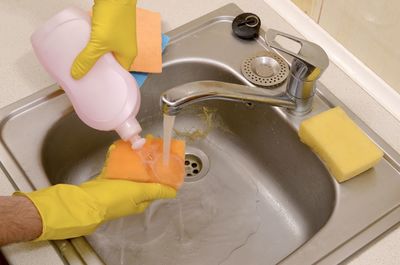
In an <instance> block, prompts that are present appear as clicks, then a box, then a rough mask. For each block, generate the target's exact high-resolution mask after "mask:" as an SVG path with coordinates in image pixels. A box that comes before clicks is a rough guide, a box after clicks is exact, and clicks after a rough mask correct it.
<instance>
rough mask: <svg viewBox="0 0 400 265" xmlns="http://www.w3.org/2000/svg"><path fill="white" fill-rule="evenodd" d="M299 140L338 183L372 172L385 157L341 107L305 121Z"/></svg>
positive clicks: (301, 126)
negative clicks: (319, 159) (372, 168)
mask: <svg viewBox="0 0 400 265" xmlns="http://www.w3.org/2000/svg"><path fill="white" fill-rule="evenodd" d="M299 136H300V139H301V141H302V142H303V143H305V144H307V145H308V146H309V147H311V149H312V150H313V151H314V153H316V154H317V155H318V156H319V157H320V158H321V160H322V161H323V162H324V163H325V165H326V166H327V168H328V170H329V172H330V173H331V174H332V175H333V176H334V177H335V178H336V180H337V181H338V182H343V181H346V180H349V179H351V178H353V177H355V176H357V175H358V174H360V173H362V172H364V171H366V170H368V169H369V168H371V167H373V166H375V165H376V164H377V163H378V162H379V161H380V159H381V158H382V157H383V152H382V151H381V150H380V149H379V148H378V147H377V146H376V145H375V144H374V143H373V142H372V141H371V140H370V139H369V138H368V136H366V135H365V133H364V132H363V131H362V130H361V129H360V128H359V127H358V126H357V125H356V124H355V123H354V122H353V121H352V120H351V119H350V118H349V117H348V116H347V114H346V113H345V112H344V111H343V110H342V109H341V108H340V107H336V108H333V109H330V110H328V111H325V112H323V113H320V114H318V115H316V116H314V117H312V118H310V119H307V120H305V121H303V122H302V124H301V125H300V130H299Z"/></svg>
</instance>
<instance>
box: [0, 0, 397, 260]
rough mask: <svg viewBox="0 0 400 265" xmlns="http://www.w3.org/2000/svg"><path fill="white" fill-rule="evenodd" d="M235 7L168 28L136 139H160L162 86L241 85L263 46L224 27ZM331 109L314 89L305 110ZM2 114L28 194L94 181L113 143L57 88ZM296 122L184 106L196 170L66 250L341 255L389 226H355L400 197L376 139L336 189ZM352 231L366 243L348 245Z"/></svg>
mask: <svg viewBox="0 0 400 265" xmlns="http://www.w3.org/2000/svg"><path fill="white" fill-rule="evenodd" d="M238 13H240V10H238V9H237V7H236V6H234V5H229V6H226V7H225V8H222V9H220V10H218V11H216V12H214V13H212V14H210V15H208V16H206V17H203V18H200V19H198V20H196V21H194V22H192V23H190V24H188V25H186V26H183V27H182V28H180V29H177V30H175V31H173V32H171V33H170V34H169V35H170V36H171V40H172V41H171V44H170V45H169V46H168V48H167V50H166V52H165V54H164V62H165V63H164V69H163V73H162V74H160V75H152V76H150V78H149V79H148V80H147V81H146V83H145V84H144V86H143V87H142V88H141V94H142V107H141V111H140V113H139V120H140V122H141V124H142V127H143V129H144V134H146V133H151V134H154V135H156V136H161V135H162V116H161V111H160V108H159V97H160V94H161V93H162V92H163V91H165V90H166V89H169V88H171V87H174V86H176V85H180V84H184V83H186V82H191V81H196V80H218V81H224V82H232V83H242V84H249V83H248V82H247V81H246V80H245V79H244V78H243V77H242V75H241V74H240V64H241V62H242V61H243V60H244V59H246V58H247V57H250V56H252V55H254V54H255V53H258V52H260V51H263V50H265V49H266V47H265V46H264V45H263V44H262V41H261V40H260V41H252V42H247V41H242V40H238V39H236V38H235V37H234V36H233V35H232V34H231V31H230V23H231V21H232V17H233V16H234V15H236V14H238ZM337 104H340V102H338V101H337V100H336V99H335V98H334V97H333V96H332V95H331V94H330V93H329V92H327V91H326V90H325V89H324V88H323V87H322V86H321V87H320V88H319V97H317V98H316V100H315V104H314V105H315V106H314V109H313V112H312V113H310V114H309V116H312V115H314V114H316V113H318V112H320V111H323V110H325V109H328V108H329V107H330V106H332V105H337ZM2 115H3V116H2V117H4V118H3V121H2V123H1V140H2V146H1V147H2V149H1V152H0V157H1V158H2V162H3V164H4V169H5V170H6V171H7V173H8V176H9V177H10V178H12V179H13V180H14V182H15V185H16V186H18V188H20V189H24V190H27V189H30V188H33V189H36V188H40V187H44V186H47V185H49V184H57V183H72V184H78V183H81V182H83V181H85V180H87V179H89V178H91V177H93V176H96V175H97V174H98V173H99V172H100V170H101V167H102V165H103V163H104V159H105V153H106V151H107V148H108V146H109V145H110V144H111V143H112V142H113V141H114V140H116V139H117V136H116V134H114V133H112V132H98V131H95V130H93V129H90V128H89V127H87V126H85V125H84V124H83V123H82V122H81V121H79V119H78V118H77V116H76V114H75V113H74V112H73V111H72V109H71V106H70V104H69V102H68V99H67V98H66V96H65V95H64V94H63V93H62V91H60V90H58V89H57V87H51V88H47V89H45V90H43V91H41V92H39V93H37V94H36V95H33V96H32V97H30V98H28V99H25V100H23V101H21V102H19V103H17V104H15V105H13V106H10V107H8V108H5V109H3V110H2ZM303 118H304V117H295V116H291V115H290V114H289V113H287V112H286V111H285V110H282V109H279V108H274V107H269V106H267V105H263V104H254V103H237V102H236V103H235V102H224V101H212V102H211V101H210V102H207V103H204V104H201V105H200V104H198V105H194V106H192V107H190V108H188V109H186V110H185V111H183V112H182V113H181V114H179V115H178V116H177V118H176V124H175V129H176V132H175V133H176V137H178V138H183V139H185V140H186V141H187V146H188V150H187V152H188V153H189V154H191V156H188V159H191V160H190V161H197V163H198V165H195V167H196V166H197V167H198V170H199V173H198V174H199V175H201V177H199V178H196V177H195V176H187V180H186V181H185V183H184V185H183V187H182V190H181V191H180V192H179V194H178V198H177V199H176V200H170V201H161V202H157V203H156V204H155V205H153V206H151V207H150V209H149V210H147V211H146V213H145V214H143V215H140V216H133V217H128V218H124V219H120V220H116V221H113V222H111V223H109V224H106V225H104V226H102V227H101V228H100V229H99V230H98V231H97V232H96V233H95V234H94V235H91V236H89V237H88V238H87V241H88V242H89V244H90V246H88V245H87V243H86V242H85V241H83V242H84V243H82V239H79V240H81V241H80V243H79V244H78V243H76V242H77V241H76V242H75V243H74V240H72V245H74V246H75V248H76V251H77V252H79V253H80V255H81V256H82V258H83V259H84V260H85V259H86V256H87V257H89V256H91V257H92V256H93V253H97V255H98V256H99V257H100V258H101V260H102V261H103V262H106V263H107V264H275V263H278V262H283V263H287V264H310V263H313V262H318V261H320V262H322V263H323V262H328V263H329V262H330V261H332V260H331V259H333V260H335V262H334V263H337V262H338V261H341V260H343V259H344V258H346V257H348V256H349V255H351V254H353V253H354V251H356V250H358V249H359V248H360V247H362V246H363V245H365V244H366V243H368V242H369V241H370V240H371V239H373V238H374V237H376V236H377V235H378V234H380V233H382V232H383V231H385V230H387V229H388V228H390V226H391V225H393V224H391V223H389V221H387V223H384V224H385V225H384V226H382V228H381V229H380V230H377V232H376V233H372V232H368V233H367V232H364V233H361V232H362V231H365V230H366V229H367V228H368V227H370V226H371V225H372V224H373V223H375V222H376V221H377V220H382V218H383V217H384V216H385V215H387V214H388V213H389V212H390V211H392V213H393V212H394V211H395V210H396V208H397V206H398V204H399V203H400V196H399V195H398V192H396V189H398V187H399V186H400V175H399V173H398V163H397V162H396V161H397V156H396V155H395V154H393V153H392V150H391V149H390V148H389V147H387V146H385V145H384V143H382V145H381V147H382V148H384V150H385V151H386V156H385V160H383V161H382V162H381V163H380V164H378V165H377V166H376V167H375V169H373V170H369V171H367V172H366V173H364V174H363V175H364V176H363V177H359V178H356V179H354V180H351V181H349V182H346V183H345V184H342V185H338V184H337V183H336V182H335V181H334V180H333V179H332V177H331V176H330V175H329V173H328V172H327V170H326V169H325V167H324V165H323V164H322V163H321V162H320V160H319V159H318V158H317V157H316V156H315V155H314V154H313V153H312V152H311V151H310V149H308V148H307V147H306V146H305V145H303V144H302V143H301V142H300V141H299V139H298V136H297V129H296V128H297V126H298V124H299V122H301V120H302V119H303ZM364 129H365V130H366V131H367V132H368V133H369V134H370V136H371V137H373V138H374V137H375V138H374V139H375V141H377V142H378V143H381V142H380V140H379V138H377V137H376V136H375V135H374V134H373V133H372V132H370V131H369V129H368V128H364ZM193 159H194V160H193ZM196 159H197V160H196ZM190 163H192V162H190ZM201 167H203V168H201ZM191 170H192V171H191V174H192V175H193V168H192V169H191ZM378 200H379V201H380V202H381V203H380V204H377V203H376V202H377V201H378ZM385 221H386V219H385ZM397 221H398V220H397ZM397 221H396V220H395V221H393V222H397ZM145 223H146V225H147V229H145ZM345 224H346V225H345ZM366 233H367V234H366ZM360 234H362V235H363V236H364V237H365V239H364V240H362V241H361V242H356V243H357V244H356V243H354V244H353V243H352V242H350V241H351V240H352V239H353V238H355V237H356V236H357V235H360ZM346 242H347V243H348V244H347V245H346V248H345V249H344V250H343V251H342V250H341V247H342V246H344V244H345V243H346ZM349 242H350V243H349ZM82 244H84V245H85V247H79V246H82ZM91 248H92V249H91ZM335 251H336V252H335ZM155 253H156V254H155ZM86 262H88V263H90V262H89V258H88V260H86Z"/></svg>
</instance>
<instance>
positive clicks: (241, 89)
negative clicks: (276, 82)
mask: <svg viewBox="0 0 400 265" xmlns="http://www.w3.org/2000/svg"><path fill="white" fill-rule="evenodd" d="M216 99H219V100H229V101H242V102H249V101H251V102H260V103H266V104H269V105H273V106H280V107H285V108H289V109H294V108H295V107H296V103H295V102H294V101H293V100H291V99H290V98H289V97H288V96H287V94H286V93H277V94H272V93H271V92H270V91H268V90H266V89H262V88H258V87H251V86H245V85H238V84H232V83H224V82H218V81H196V82H191V83H186V84H183V85H180V86H176V87H174V88H171V89H169V90H167V91H166V92H164V93H163V94H162V95H161V109H162V111H163V113H164V114H168V115H172V116H175V115H177V114H178V113H179V111H180V110H182V109H183V108H184V107H186V106H188V105H191V104H193V103H198V102H202V101H206V100H216Z"/></svg>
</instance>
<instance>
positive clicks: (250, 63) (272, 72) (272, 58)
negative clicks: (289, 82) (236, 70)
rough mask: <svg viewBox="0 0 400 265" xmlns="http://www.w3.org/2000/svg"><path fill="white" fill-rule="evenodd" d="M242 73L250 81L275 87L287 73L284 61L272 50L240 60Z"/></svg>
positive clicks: (286, 65) (263, 85) (287, 69)
mask: <svg viewBox="0 0 400 265" xmlns="http://www.w3.org/2000/svg"><path fill="white" fill-rule="evenodd" d="M241 70H242V74H243V75H244V77H245V78H246V79H247V80H249V81H250V82H251V83H253V84H255V85H257V86H262V87H276V86H278V85H280V84H282V83H283V82H284V81H285V80H286V78H287V77H288V75H289V66H288V64H287V63H286V61H285V60H284V59H283V58H282V57H280V56H279V55H278V54H276V53H274V52H268V51H265V52H262V53H260V54H257V55H255V56H252V57H250V58H247V59H246V60H244V61H243V62H242V66H241Z"/></svg>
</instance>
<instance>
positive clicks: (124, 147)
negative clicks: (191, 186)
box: [100, 136, 185, 189]
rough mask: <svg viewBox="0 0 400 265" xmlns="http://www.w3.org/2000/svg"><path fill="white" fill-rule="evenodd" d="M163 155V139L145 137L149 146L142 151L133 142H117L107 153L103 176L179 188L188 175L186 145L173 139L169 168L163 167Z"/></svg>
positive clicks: (145, 146) (146, 145) (167, 166)
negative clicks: (132, 144) (185, 175)
mask: <svg viewBox="0 0 400 265" xmlns="http://www.w3.org/2000/svg"><path fill="white" fill-rule="evenodd" d="M162 156H163V140H162V139H160V138H153V137H151V136H148V137H146V144H145V145H144V146H143V147H142V148H141V149H139V150H133V149H132V148H131V145H130V143H128V142H124V141H122V140H118V141H116V142H114V143H113V144H112V145H111V146H110V148H109V150H108V154H107V159H106V163H105V166H104V168H103V170H102V172H101V175H100V177H103V178H108V179H127V180H133V181H138V182H152V183H161V184H165V185H168V186H171V187H173V188H175V189H178V188H179V187H180V186H181V185H182V183H183V177H184V173H185V168H184V167H185V166H184V159H185V142H184V141H180V140H174V139H173V140H172V142H171V152H170V160H169V163H168V164H167V165H164V163H163V159H162Z"/></svg>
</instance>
